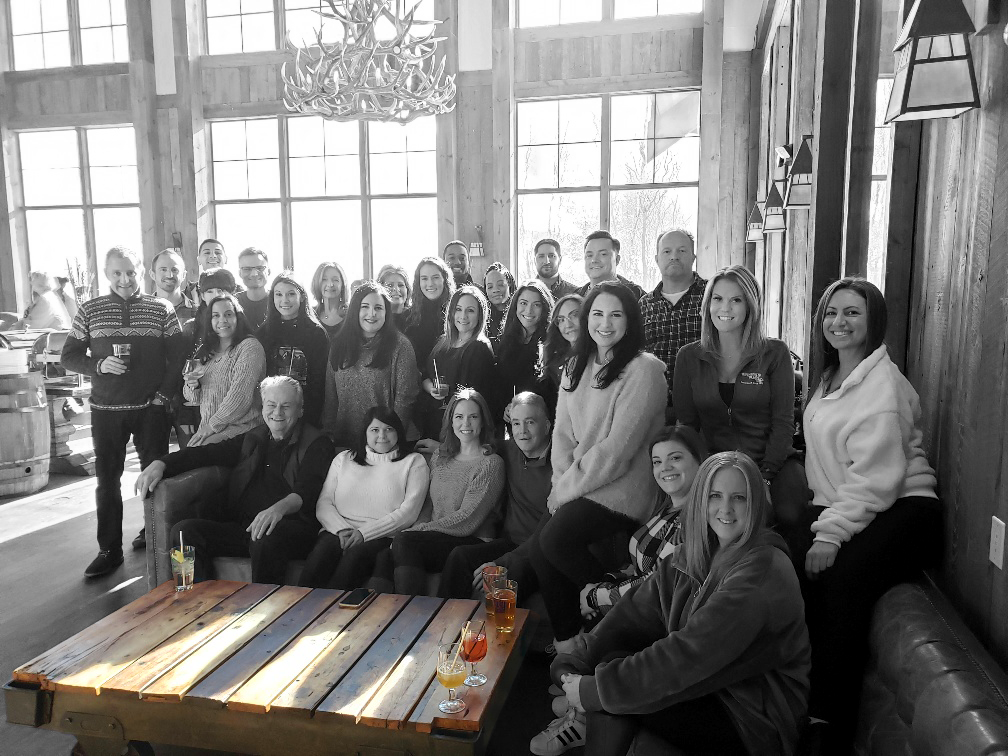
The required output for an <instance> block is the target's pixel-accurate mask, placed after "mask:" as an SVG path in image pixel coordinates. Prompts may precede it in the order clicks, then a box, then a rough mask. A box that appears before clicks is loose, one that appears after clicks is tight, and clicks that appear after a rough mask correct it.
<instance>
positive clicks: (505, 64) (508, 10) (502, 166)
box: [484, 0, 516, 267]
mask: <svg viewBox="0 0 1008 756" xmlns="http://www.w3.org/2000/svg"><path fill="white" fill-rule="evenodd" d="M515 6H516V0H499V2H496V3H494V5H493V60H494V68H493V74H492V77H493V78H492V84H491V88H492V91H493V235H492V237H491V238H490V240H489V247H490V248H489V249H486V247H484V252H485V253H486V254H487V256H488V259H487V261H486V262H487V263H489V262H490V259H493V260H500V261H502V262H504V263H505V264H508V265H509V267H510V266H513V265H514V260H515V254H514V239H513V236H514V232H515V210H516V203H515V123H514V113H515V81H514V57H513V55H512V52H513V51H514V49H515V46H514V26H515V11H516V8H515Z"/></svg>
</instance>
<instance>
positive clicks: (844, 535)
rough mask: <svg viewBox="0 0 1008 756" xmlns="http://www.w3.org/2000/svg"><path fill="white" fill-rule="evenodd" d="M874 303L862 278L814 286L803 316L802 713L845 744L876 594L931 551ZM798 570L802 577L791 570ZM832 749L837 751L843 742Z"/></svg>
mask: <svg viewBox="0 0 1008 756" xmlns="http://www.w3.org/2000/svg"><path fill="white" fill-rule="evenodd" d="M886 319H887V318H886V305H885V300H884V299H883V297H882V292H880V291H879V290H878V289H877V288H876V287H875V286H874V285H873V284H871V283H869V282H868V281H866V280H864V279H863V278H844V279H841V280H840V281H836V282H835V283H833V284H831V285H830V286H829V288H827V289H826V291H825V292H824V293H823V296H822V299H820V300H819V306H818V308H817V309H816V317H815V320H814V321H813V322H814V323H817V324H819V326H818V327H817V328H816V329H815V332H814V333H813V344H812V349H813V352H812V369H813V375H816V376H819V377H820V378H819V380H818V382H814V383H813V385H812V386H811V389H812V390H811V392H810V398H809V401H808V405H807V406H806V408H805V441H806V444H807V453H806V460H805V469H806V472H807V474H808V482H809V487H810V488H811V489H812V492H813V497H814V498H813V501H812V504H813V506H812V507H811V508H810V511H809V514H808V518H807V519H808V522H809V523H810V527H809V529H808V531H807V532H806V533H805V534H804V541H803V542H799V543H792V544H791V548H792V558H793V559H795V561H796V566H797V567H798V569H799V574H800V575H801V576H802V577H803V578H804V577H807V578H808V580H807V581H805V583H804V586H803V588H804V593H805V601H806V616H807V618H808V625H809V632H810V634H811V637H812V703H811V707H810V713H811V714H812V715H813V716H817V717H821V718H823V719H825V720H827V721H828V722H829V723H830V725H831V727H832V728H833V729H834V730H835V732H834V733H833V734H831V736H830V737H829V738H828V740H829V741H830V742H831V743H833V744H834V745H835V746H836V748H837V749H839V750H837V751H836V752H837V753H840V752H845V753H849V751H850V744H851V742H852V740H853V737H854V726H855V724H856V718H857V711H858V703H859V697H860V690H861V678H862V676H863V670H864V664H865V662H866V660H867V641H868V629H869V623H870V621H871V612H872V607H873V606H874V604H875V601H876V600H877V599H878V598H879V597H880V596H881V595H882V594H883V593H884V592H885V591H887V590H888V589H889V588H891V587H892V586H894V585H896V584H897V583H900V582H904V581H906V580H912V579H914V578H915V577H916V576H917V575H919V573H920V571H921V569H922V568H923V567H926V566H928V565H931V564H934V563H936V562H937V561H938V558H939V557H940V555H941V538H942V536H941V507H940V503H939V501H938V495H937V493H936V491H935V487H936V480H935V474H934V470H933V469H932V468H931V465H930V464H929V463H928V461H927V457H926V456H925V453H924V449H923V446H922V434H921V430H920V425H919V423H920V402H919V400H918V397H917V392H916V391H915V390H914V388H913V386H911V385H910V382H909V381H908V380H907V379H906V378H905V377H904V376H903V374H902V373H901V372H900V371H899V368H897V367H896V366H895V365H894V364H893V362H892V360H890V359H889V354H888V352H887V351H886V347H885V344H884V343H883V339H884V338H885V333H886ZM802 573H804V575H802ZM843 749H846V751H844V750H843Z"/></svg>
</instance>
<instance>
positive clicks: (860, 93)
mask: <svg viewBox="0 0 1008 756" xmlns="http://www.w3.org/2000/svg"><path fill="white" fill-rule="evenodd" d="M881 5H882V3H881V0H857V12H856V16H855V19H854V22H855V24H856V28H857V30H856V32H855V39H856V43H855V48H854V60H853V70H852V75H851V108H850V151H849V153H848V157H847V171H846V173H847V209H846V212H845V214H844V238H843V247H842V249H843V256H844V266H843V270H844V273H845V274H846V275H858V276H865V275H867V274H868V230H869V225H870V220H871V186H872V157H873V155H874V151H875V95H876V91H877V89H878V87H877V84H878V76H879V45H880V44H881V39H882V8H881Z"/></svg>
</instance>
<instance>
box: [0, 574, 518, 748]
mask: <svg viewBox="0 0 1008 756" xmlns="http://www.w3.org/2000/svg"><path fill="white" fill-rule="evenodd" d="M341 595H343V592H342V591H339V590H325V589H315V590H311V589H308V588H297V587H293V586H285V587H277V586H275V585H259V584H248V583H239V582H230V581H208V582H204V583H197V584H196V586H195V587H194V588H193V590H191V591H187V592H184V593H178V594H177V593H176V592H175V590H174V584H173V583H164V584H162V585H161V586H159V587H157V588H155V589H154V590H153V591H151V592H150V593H148V594H147V595H146V596H143V597H141V598H139V599H137V600H136V601H134V602H133V603H131V604H129V605H128V606H125V607H123V608H122V609H120V610H119V611H117V612H115V613H113V614H110V615H109V616H107V617H105V618H104V619H102V620H101V621H99V622H97V623H95V624H94V625H92V626H91V627H89V628H87V629H85V630H83V631H82V632H80V633H78V634H77V635H75V636H73V637H71V638H69V639H67V640H66V641H64V642H63V643H61V644H59V645H58V646H56V647H55V648H53V649H51V650H49V651H47V652H46V653H44V654H42V655H41V656H38V657H36V658H35V659H33V660H31V661H30V662H28V663H27V664H25V665H24V666H22V667H20V668H18V669H17V670H15V671H14V679H13V680H12V681H11V682H10V683H9V684H8V685H6V686H5V687H4V693H5V696H6V702H7V719H8V721H10V722H14V723H17V724H28V725H32V726H35V727H45V728H48V729H53V730H58V731H61V732H66V733H70V734H72V735H75V736H76V737H77V739H78V741H79V743H80V745H81V747H82V748H83V749H84V751H85V752H86V753H87V754H89V756H96V755H99V754H118V753H121V752H122V749H123V747H124V745H125V742H126V741H150V742H153V743H166V744H174V745H179V746H190V747H201V748H210V749H217V750H222V751H236V752H239V753H250V754H289V753H303V754H311V753H326V754H383V755H385V756H391V754H407V753H408V754H413V756H420V755H421V754H478V753H482V752H483V751H484V750H485V748H486V745H487V743H488V741H489V738H490V733H491V730H492V729H493V726H494V724H495V723H496V720H497V717H498V715H499V714H500V711H501V708H502V706H503V704H504V699H505V698H506V697H507V694H508V691H509V690H510V688H511V684H512V683H513V681H514V678H515V675H516V674H517V672H518V668H519V667H520V666H521V661H522V658H523V656H524V654H525V650H526V647H527V645H528V639H529V637H530V636H531V631H532V630H533V625H534V623H535V619H534V617H533V616H530V615H529V614H528V612H527V611H525V610H522V609H519V610H518V611H517V617H516V620H515V631H514V632H513V633H511V634H503V635H498V634H497V633H496V632H494V631H493V629H492V625H491V626H489V627H488V630H490V632H488V633H487V636H488V639H489V641H490V643H489V648H488V652H487V656H486V658H485V659H484V660H483V661H482V662H480V664H479V668H480V671H482V672H483V673H484V674H486V676H487V677H488V678H489V681H488V682H487V684H486V685H483V686H481V687H478V688H467V687H465V686H460V688H459V689H458V692H459V693H460V695H461V697H462V698H463V699H464V700H465V701H466V703H467V704H468V708H467V710H466V711H464V712H462V713H461V714H457V715H449V714H442V713H441V712H440V711H439V710H438V708H437V705H438V702H439V701H441V700H442V699H443V698H445V697H446V693H447V691H446V690H445V689H444V688H443V687H441V686H440V685H439V684H438V682H437V679H436V678H435V676H434V669H435V666H436V660H437V644H438V642H439V640H440V639H441V638H442V636H443V637H444V639H445V640H446V641H447V640H449V639H457V637H458V635H459V630H460V629H461V627H462V625H463V624H465V622H466V620H469V619H473V620H475V621H476V622H482V621H483V619H484V616H485V615H484V607H483V605H482V603H481V602H476V601H471V600H455V599H449V600H447V601H446V600H443V599H438V598H431V597H428V596H415V597H412V598H411V597H409V596H398V595H392V594H384V595H379V596H377V597H376V598H375V599H374V600H373V601H372V602H370V603H369V604H368V605H366V606H365V607H364V608H362V609H359V610H354V609H341V608H340V607H339V605H338V604H339V598H340V596H341Z"/></svg>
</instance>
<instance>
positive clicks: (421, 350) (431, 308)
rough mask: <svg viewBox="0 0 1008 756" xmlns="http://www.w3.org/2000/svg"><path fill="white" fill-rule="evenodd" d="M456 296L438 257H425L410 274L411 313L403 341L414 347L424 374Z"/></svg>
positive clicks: (447, 271) (442, 332)
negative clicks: (408, 341)
mask: <svg viewBox="0 0 1008 756" xmlns="http://www.w3.org/2000/svg"><path fill="white" fill-rule="evenodd" d="M454 293H455V277H454V276H453V275H452V272H451V271H450V270H449V269H448V266H447V265H445V263H444V260H442V259H441V258H440V257H425V258H423V259H422V260H421V261H420V263H419V265H417V269H416V273H414V274H413V293H412V299H413V310H412V312H410V316H409V319H408V320H407V323H406V331H405V333H406V338H408V339H409V340H410V343H411V344H412V345H413V353H414V354H415V355H416V359H417V367H418V368H419V369H420V370H423V368H424V365H426V364H427V358H428V357H430V353H431V350H432V349H433V348H434V345H435V344H437V342H438V339H440V338H441V336H442V335H443V334H444V328H445V310H446V309H447V308H448V300H450V299H451V298H452V295H453V294H454Z"/></svg>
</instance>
